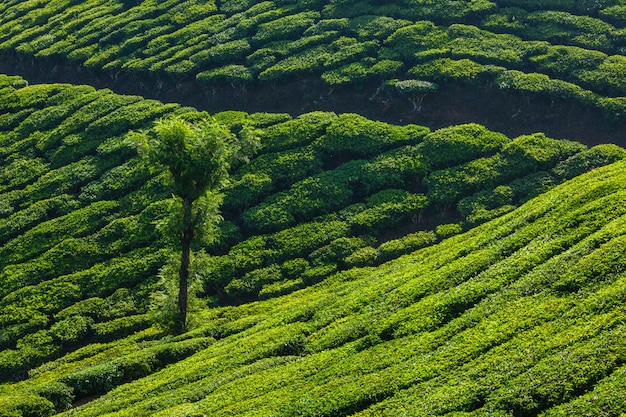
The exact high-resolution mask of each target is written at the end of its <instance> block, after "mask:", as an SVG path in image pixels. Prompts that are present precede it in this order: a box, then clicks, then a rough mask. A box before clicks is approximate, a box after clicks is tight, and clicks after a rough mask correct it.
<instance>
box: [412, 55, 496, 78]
mask: <svg viewBox="0 0 626 417" xmlns="http://www.w3.org/2000/svg"><path fill="white" fill-rule="evenodd" d="M501 70H503V68H502V67H496V66H491V65H482V64H479V63H477V62H474V61H472V60H471V59H467V58H462V59H451V58H439V59H434V60H432V61H428V62H424V63H421V64H417V65H415V66H414V67H412V68H411V69H410V70H409V71H408V73H409V75H412V76H415V77H420V78H425V79H428V80H433V81H436V82H439V83H459V84H470V85H473V84H477V83H478V82H479V81H482V80H483V78H485V77H486V76H489V75H491V74H495V73H498V72H499V71H501Z"/></svg>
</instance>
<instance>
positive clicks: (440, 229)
mask: <svg viewBox="0 0 626 417" xmlns="http://www.w3.org/2000/svg"><path fill="white" fill-rule="evenodd" d="M462 231H463V226H461V225H460V224H458V223H449V224H440V225H439V226H437V227H436V228H435V234H436V235H437V236H438V237H440V238H446V237H450V236H453V235H457V234H459V233H461V232H462Z"/></svg>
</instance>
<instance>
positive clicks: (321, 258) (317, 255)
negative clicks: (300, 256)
mask: <svg viewBox="0 0 626 417" xmlns="http://www.w3.org/2000/svg"><path fill="white" fill-rule="evenodd" d="M372 243H373V239H372V238H371V237H340V238H338V239H335V240H333V241H332V242H330V243H329V244H328V245H325V246H322V247H321V248H319V249H317V250H315V251H313V252H311V254H310V255H309V259H310V261H311V263H312V264H313V265H314V266H321V265H326V264H330V263H333V264H336V265H337V266H338V267H339V268H340V269H343V268H346V267H347V266H348V265H349V264H348V263H346V259H347V258H348V257H349V256H350V255H352V254H353V253H355V252H356V251H357V250H358V249H361V248H364V247H366V246H368V245H370V244H372Z"/></svg>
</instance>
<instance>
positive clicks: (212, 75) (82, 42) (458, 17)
mask: <svg viewBox="0 0 626 417" xmlns="http://www.w3.org/2000/svg"><path fill="white" fill-rule="evenodd" d="M624 7H626V6H624V5H622V4H621V2H619V1H617V0H604V1H600V2H578V3H577V2H562V1H549V2H538V3H533V2H530V3H529V2H518V1H487V0H473V1H453V0H451V1H445V2H437V3H432V2H430V1H422V0H405V1H399V2H394V3H391V4H382V3H380V2H376V1H374V0H370V1H358V2H356V1H339V2H331V3H328V4H326V2H321V1H306V2H302V1H299V2H295V1H286V0H285V1H263V2H258V3H254V2H250V1H235V0H232V1H219V2H218V1H213V0H210V1H196V0H193V1H191V0H190V1H178V0H169V1H164V2H156V1H144V2H141V3H139V4H137V3H136V2H132V1H131V2H120V1H111V2H103V1H100V0H90V1H86V2H80V3H79V4H76V3H75V2H72V1H69V0H64V1H62V0H59V1H54V2H45V3H42V2H40V1H36V0H29V1H19V2H18V1H6V2H3V3H2V5H0V13H1V14H0V51H4V52H5V56H8V55H6V54H8V53H13V52H14V53H16V54H17V55H18V57H19V59H18V60H17V61H16V62H19V61H20V60H21V61H22V62H23V63H22V66H24V67H26V66H27V65H25V62H24V61H26V62H32V63H37V62H50V63H52V65H53V66H54V65H57V64H62V63H66V62H73V63H75V64H76V66H77V68H81V67H85V68H86V69H88V70H89V71H93V72H95V73H103V72H105V73H108V74H109V75H110V76H111V77H112V78H115V79H117V78H118V77H128V78H129V82H131V81H130V80H133V81H132V82H134V83H141V82H143V81H142V80H144V79H145V78H146V76H149V77H151V78H153V79H156V80H157V85H162V83H161V82H162V81H173V82H182V81H184V80H189V79H194V78H195V79H197V80H198V82H199V83H201V84H203V85H204V86H205V88H206V91H207V92H210V91H211V88H212V87H216V86H219V87H221V86H224V85H232V86H233V88H235V89H238V90H240V91H241V93H242V94H245V90H246V89H247V88H248V87H253V86H255V85H259V84H261V85H268V84H276V83H278V84H282V83H285V81H286V80H289V79H302V78H303V77H309V76H311V77H314V78H318V79H319V78H321V79H322V80H323V81H324V82H325V83H326V85H327V86H328V87H330V88H329V90H328V91H333V90H334V89H336V88H338V87H342V86H350V88H352V87H354V86H355V85H357V86H358V85H363V84H365V85H367V86H368V87H367V88H370V89H371V93H372V94H374V97H375V98H377V100H378V101H380V102H386V101H388V99H389V97H396V98H399V99H400V100H401V99H402V97H403V96H407V95H408V98H409V99H414V98H415V95H417V96H419V95H420V94H422V93H421V92H420V90H417V91H415V90H405V89H398V88H396V87H395V85H396V84H394V83H393V80H395V79H401V80H406V79H418V80H425V81H429V82H434V83H437V84H441V85H444V86H451V85H471V86H475V87H477V86H491V85H495V86H497V88H499V89H502V90H505V91H509V90H510V91H514V92H515V94H522V95H524V96H526V97H527V98H528V100H532V99H534V98H536V97H549V98H550V99H552V100H561V99H566V100H571V101H574V102H577V103H579V104H580V105H582V106H583V107H587V108H597V109H600V110H601V111H602V112H603V113H604V115H605V117H606V118H608V119H610V120H614V121H623V120H624V119H623V117H624V114H625V110H624V109H625V108H626V107H625V106H626V105H625V104H624V96H625V95H626V84H625V82H624V80H623V78H624V77H623V76H622V74H623V72H624V70H625V68H626V57H624V55H623V52H624V50H625V49H624V48H625V47H626V35H625V34H626V32H625V30H626V19H624V18H623V15H624ZM42 58H43V59H48V58H50V59H52V60H51V61H39V59H42ZM59 68H68V67H67V66H63V65H61V66H60V67H59ZM390 81H391V84H390V83H389V82H390ZM168 85H169V84H168ZM377 87H378V88H377ZM316 95H317V92H313V91H311V92H310V101H311V102H314V101H315V100H316Z"/></svg>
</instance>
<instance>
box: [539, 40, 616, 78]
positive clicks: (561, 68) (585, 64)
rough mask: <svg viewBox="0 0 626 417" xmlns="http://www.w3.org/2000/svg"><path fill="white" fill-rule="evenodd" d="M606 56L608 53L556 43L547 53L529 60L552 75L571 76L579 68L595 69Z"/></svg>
mask: <svg viewBox="0 0 626 417" xmlns="http://www.w3.org/2000/svg"><path fill="white" fill-rule="evenodd" d="M606 58H607V55H606V54H605V53H603V52H600V51H594V50H589V49H585V48H580V47H578V46H564V45H556V46H551V47H550V48H549V49H548V51H547V52H546V53H545V54H541V55H536V56H532V57H530V58H529V60H530V62H533V63H535V64H536V65H537V66H538V67H539V68H540V69H541V70H542V71H545V72H547V73H548V74H550V75H553V76H557V77H558V76H561V77H562V76H570V77H571V76H572V75H573V74H575V73H576V72H577V71H579V70H593V69H594V68H596V67H598V65H600V64H601V63H602V62H604V60H605V59H606Z"/></svg>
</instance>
